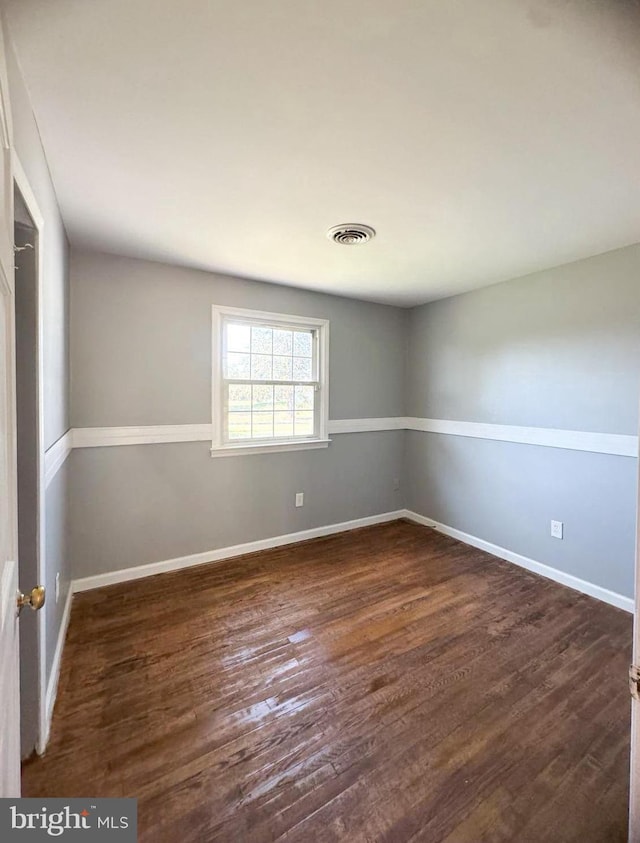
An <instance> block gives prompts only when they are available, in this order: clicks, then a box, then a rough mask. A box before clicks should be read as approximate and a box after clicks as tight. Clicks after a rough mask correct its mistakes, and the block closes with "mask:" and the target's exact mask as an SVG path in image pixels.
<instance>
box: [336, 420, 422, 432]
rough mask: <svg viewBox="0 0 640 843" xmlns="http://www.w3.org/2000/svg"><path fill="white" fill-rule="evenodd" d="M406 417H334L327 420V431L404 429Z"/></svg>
mask: <svg viewBox="0 0 640 843" xmlns="http://www.w3.org/2000/svg"><path fill="white" fill-rule="evenodd" d="M406 427H407V419H406V418H405V417H404V416H391V417H387V418H382V419H335V420H334V421H330V422H329V433H369V432H370V431H379V430H405V429H406Z"/></svg>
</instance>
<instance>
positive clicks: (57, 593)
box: [56, 571, 60, 603]
mask: <svg viewBox="0 0 640 843" xmlns="http://www.w3.org/2000/svg"><path fill="white" fill-rule="evenodd" d="M59 599H60V571H58V573H57V574H56V603H57V602H58V600H59Z"/></svg>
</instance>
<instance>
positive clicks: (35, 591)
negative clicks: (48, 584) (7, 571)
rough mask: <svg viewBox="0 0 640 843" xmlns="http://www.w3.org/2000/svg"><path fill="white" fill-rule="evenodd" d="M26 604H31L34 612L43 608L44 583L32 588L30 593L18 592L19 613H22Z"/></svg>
mask: <svg viewBox="0 0 640 843" xmlns="http://www.w3.org/2000/svg"><path fill="white" fill-rule="evenodd" d="M25 606H29V607H30V608H31V609H33V611H34V612H37V611H38V609H42V607H43V606H44V586H43V585H37V586H36V587H35V588H32V589H31V591H30V592H29V594H23V593H22V592H19V593H18V614H20V612H21V611H22V610H23V609H24V607H25Z"/></svg>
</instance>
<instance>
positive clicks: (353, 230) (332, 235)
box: [327, 223, 376, 246]
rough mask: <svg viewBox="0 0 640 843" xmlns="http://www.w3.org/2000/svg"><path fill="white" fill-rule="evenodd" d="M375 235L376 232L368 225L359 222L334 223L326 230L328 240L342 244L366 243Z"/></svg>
mask: <svg viewBox="0 0 640 843" xmlns="http://www.w3.org/2000/svg"><path fill="white" fill-rule="evenodd" d="M375 236H376V232H375V231H374V229H373V228H371V226H370V225H360V223H345V224H344V225H334V226H333V228H330V229H329V231H327V237H328V238H329V240H333V242H334V243H341V244H342V245H343V246H356V245H357V244H358V243H366V242H367V241H368V240H371V238H372V237H375Z"/></svg>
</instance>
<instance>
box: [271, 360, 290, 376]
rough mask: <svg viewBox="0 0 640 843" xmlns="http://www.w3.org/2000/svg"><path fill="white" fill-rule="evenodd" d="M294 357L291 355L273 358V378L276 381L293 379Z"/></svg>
mask: <svg viewBox="0 0 640 843" xmlns="http://www.w3.org/2000/svg"><path fill="white" fill-rule="evenodd" d="M291 364H292V358H291V357H279V356H278V357H274V358H273V380H274V381H290V380H292V377H291V375H292V372H293V367H292V365H291Z"/></svg>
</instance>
